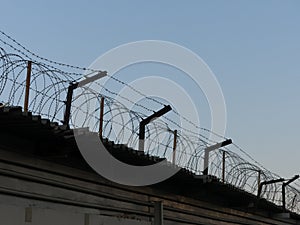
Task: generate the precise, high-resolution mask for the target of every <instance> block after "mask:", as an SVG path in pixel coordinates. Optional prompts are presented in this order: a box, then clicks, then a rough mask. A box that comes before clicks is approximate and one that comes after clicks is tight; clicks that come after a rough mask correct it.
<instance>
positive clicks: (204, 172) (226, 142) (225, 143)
mask: <svg viewBox="0 0 300 225" xmlns="http://www.w3.org/2000/svg"><path fill="white" fill-rule="evenodd" d="M231 143H232V140H231V139H227V140H225V141H223V142H220V143H217V144H214V145H212V146H209V147H207V148H205V152H204V166H203V175H208V163H209V162H208V161H209V152H211V151H213V150H216V149H218V148H221V147H224V146H226V145H230V144H231Z"/></svg>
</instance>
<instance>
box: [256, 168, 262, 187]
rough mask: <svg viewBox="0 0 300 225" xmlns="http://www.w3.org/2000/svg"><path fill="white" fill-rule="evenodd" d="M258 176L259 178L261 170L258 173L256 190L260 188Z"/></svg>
mask: <svg viewBox="0 0 300 225" xmlns="http://www.w3.org/2000/svg"><path fill="white" fill-rule="evenodd" d="M260 176H261V170H259V171H258V176H257V190H258V189H259V188H260Z"/></svg>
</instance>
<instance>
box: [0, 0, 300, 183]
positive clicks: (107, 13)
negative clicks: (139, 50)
mask: <svg viewBox="0 0 300 225" xmlns="http://www.w3.org/2000/svg"><path fill="white" fill-rule="evenodd" d="M127 2H129V1H58V0H52V1H31V0H29V1H14V0H4V1H2V2H1V14H0V21H1V23H0V24H1V27H0V28H1V30H3V31H5V32H7V33H8V34H10V35H11V36H13V37H14V38H16V39H17V40H18V41H19V42H21V43H22V44H24V45H25V46H27V47H28V48H29V49H31V50H32V51H34V52H36V53H38V54H39V55H41V56H44V57H47V58H50V59H53V60H56V61H62V62H66V63H69V64H75V65H81V66H88V65H89V64H90V63H91V62H92V61H93V60H94V59H95V58H97V57H98V56H99V55H101V54H103V53H104V52H105V51H107V50H109V49H111V48H113V47H116V46H118V45H120V44H124V43H127V42H132V41H137V40H144V39H158V40H165V41H172V42H175V43H178V44H180V45H183V46H185V47H187V48H189V49H191V50H192V51H194V52H195V53H197V54H198V55H199V56H200V57H202V58H203V59H204V60H205V61H206V63H207V64H208V65H209V66H210V68H211V69H212V70H213V72H214V73H215V75H216V77H217V78H218V80H219V82H220V84H221V87H222V90H223V93H224V96H225V100H226V105H227V113H228V121H227V133H226V135H227V136H228V137H231V138H232V139H233V140H234V141H235V142H236V143H238V144H239V145H241V146H242V147H243V148H244V149H246V150H247V152H248V153H250V154H251V155H252V156H253V157H254V158H255V159H257V160H258V161H259V162H261V163H262V164H263V165H265V166H266V167H267V168H268V169H270V170H272V171H274V172H276V173H279V174H281V175H283V176H286V177H290V176H293V175H294V174H297V173H300V168H299V158H300V149H299V146H298V143H299V141H298V140H299V135H300V129H299V127H300V126H299V125H300V119H299V115H300V101H299V96H300V88H299V84H300V13H299V12H300V2H299V1H290V0H289V1H270V0H269V1H267V0H266V1H254V0H253V1H130V3H127Z"/></svg>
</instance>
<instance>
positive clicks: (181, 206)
mask: <svg viewBox="0 0 300 225" xmlns="http://www.w3.org/2000/svg"><path fill="white" fill-rule="evenodd" d="M154 201H162V202H163V205H164V224H165V225H171V224H174V225H175V224H218V225H219V224H221V225H222V224H253V225H254V224H255V225H257V224H278V225H281V224H282V225H283V224H297V222H296V221H293V220H282V219H281V220H280V219H274V218H271V217H269V216H268V215H258V214H253V213H246V212H242V211H239V210H234V209H230V208H224V207H220V206H217V205H213V204H210V203H206V202H202V201H198V200H195V199H191V198H187V197H183V196H180V195H174V194H170V193H165V192H162V191H161V190H158V189H155V188H153V187H143V188H133V187H125V186H120V185H116V184H113V183H111V182H108V181H106V180H104V179H103V178H101V177H99V176H98V175H96V174H94V173H89V172H86V171H82V170H78V169H74V168H71V167H66V166H62V165H58V164H55V163H52V162H46V161H43V160H39V159H36V158H33V157H28V156H23V155H20V154H17V153H12V152H8V151H2V150H0V219H1V223H0V224H3V225H20V224H30V225H31V224H32V225H48V224H49V225H50V224H51V225H60V224H61V225H68V224H70V225H100V224H103V225H118V224H130V225H135V224H139V225H150V224H154V222H153V217H154V204H153V202H154Z"/></svg>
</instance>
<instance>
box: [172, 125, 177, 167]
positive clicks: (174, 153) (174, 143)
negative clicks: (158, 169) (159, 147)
mask: <svg viewBox="0 0 300 225" xmlns="http://www.w3.org/2000/svg"><path fill="white" fill-rule="evenodd" d="M176 145H177V130H174V142H173V159H172V162H173V164H175V160H176Z"/></svg>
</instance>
